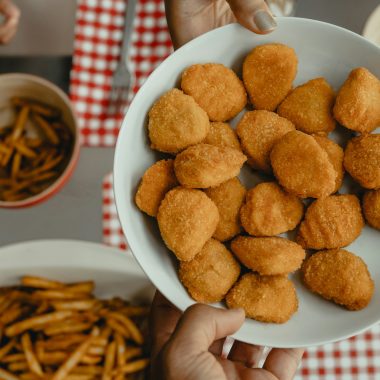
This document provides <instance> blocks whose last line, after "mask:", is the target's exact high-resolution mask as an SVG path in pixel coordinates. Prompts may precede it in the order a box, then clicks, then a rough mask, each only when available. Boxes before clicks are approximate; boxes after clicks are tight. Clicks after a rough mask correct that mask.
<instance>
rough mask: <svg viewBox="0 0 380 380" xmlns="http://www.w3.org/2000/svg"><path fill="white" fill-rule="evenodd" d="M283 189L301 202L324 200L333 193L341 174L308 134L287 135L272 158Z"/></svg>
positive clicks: (277, 144) (297, 132)
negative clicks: (299, 198) (297, 197)
mask: <svg viewBox="0 0 380 380" xmlns="http://www.w3.org/2000/svg"><path fill="white" fill-rule="evenodd" d="M270 159H271V164H272V168H273V172H274V174H275V176H276V178H277V180H278V182H279V183H280V185H281V186H283V187H284V188H285V190H287V191H288V192H289V193H291V194H294V195H297V196H299V197H301V198H309V197H311V198H321V197H326V196H327V195H330V194H331V193H333V192H334V190H335V187H336V182H337V176H338V173H337V172H336V170H335V169H334V165H333V164H332V163H331V162H330V159H329V156H328V154H327V153H326V151H325V150H324V149H323V148H321V147H320V145H319V144H318V143H317V141H316V140H315V139H314V138H313V137H312V136H309V135H307V134H306V133H303V132H300V131H293V132H289V133H287V134H286V135H285V136H284V137H283V138H282V139H280V140H279V141H278V142H277V143H276V144H275V145H274V146H273V149H272V151H271V154H270Z"/></svg>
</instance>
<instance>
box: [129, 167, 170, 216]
mask: <svg viewBox="0 0 380 380" xmlns="http://www.w3.org/2000/svg"><path fill="white" fill-rule="evenodd" d="M176 186H178V181H177V178H176V176H175V174H174V160H161V161H157V162H156V163H155V164H154V165H152V166H151V167H149V168H148V169H147V170H146V171H145V173H144V175H143V177H142V179H141V182H140V185H139V188H138V189H137V192H136V196H135V202H136V205H137V207H138V208H139V209H140V210H141V211H144V212H145V213H147V214H148V215H150V216H153V217H155V216H156V215H157V211H158V207H159V206H160V203H161V201H162V200H163V199H164V197H165V194H166V193H167V192H168V191H169V190H170V189H172V188H173V187H176Z"/></svg>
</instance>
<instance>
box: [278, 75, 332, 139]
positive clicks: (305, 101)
mask: <svg viewBox="0 0 380 380" xmlns="http://www.w3.org/2000/svg"><path fill="white" fill-rule="evenodd" d="M334 101H335V92H334V90H333V89H332V87H331V86H330V85H329V84H328V83H327V81H326V80H325V79H324V78H316V79H312V80H310V81H308V82H306V83H305V84H303V85H301V86H298V87H296V88H295V89H294V90H293V91H292V92H290V94H289V95H288V96H287V97H286V98H285V99H284V101H283V102H282V103H281V104H280V105H279V107H278V110H277V112H278V114H279V115H280V116H282V117H286V118H287V119H289V120H290V121H291V122H292V123H293V124H294V125H295V126H296V128H297V129H298V130H300V131H302V132H305V133H329V132H331V131H332V130H334V129H335V127H336V122H335V120H334V118H333V115H332V109H333V107H334Z"/></svg>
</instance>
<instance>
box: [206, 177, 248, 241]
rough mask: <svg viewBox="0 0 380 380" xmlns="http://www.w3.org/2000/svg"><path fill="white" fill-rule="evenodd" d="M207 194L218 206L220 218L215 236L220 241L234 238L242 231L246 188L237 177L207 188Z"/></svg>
mask: <svg viewBox="0 0 380 380" xmlns="http://www.w3.org/2000/svg"><path fill="white" fill-rule="evenodd" d="M205 193H206V194H207V196H208V197H209V198H210V199H211V200H212V201H213V202H214V203H215V204H216V207H218V211H219V215H220V220H219V223H218V225H217V227H216V230H215V233H214V235H213V237H214V238H215V239H217V240H220V241H226V240H230V239H232V238H233V237H234V236H236V235H238V234H239V233H240V232H241V226H240V218H239V212H240V207H241V205H242V204H243V201H244V198H245V194H246V189H245V187H244V186H243V185H242V184H241V182H240V180H239V178H237V177H235V178H232V179H230V180H228V181H226V182H223V183H222V184H221V185H219V186H216V187H210V188H209V189H206V190H205Z"/></svg>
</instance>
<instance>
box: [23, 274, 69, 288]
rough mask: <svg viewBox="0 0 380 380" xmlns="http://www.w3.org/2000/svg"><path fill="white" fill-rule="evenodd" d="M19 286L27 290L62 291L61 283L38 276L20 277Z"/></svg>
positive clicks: (62, 285)
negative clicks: (25, 287) (27, 288)
mask: <svg viewBox="0 0 380 380" xmlns="http://www.w3.org/2000/svg"><path fill="white" fill-rule="evenodd" d="M21 284H22V285H24V286H27V287H29V288H37V289H62V288H63V287H64V284H63V283H62V282H59V281H53V280H49V279H47V278H43V277H38V276H23V277H21Z"/></svg>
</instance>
